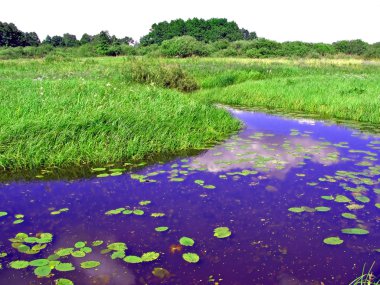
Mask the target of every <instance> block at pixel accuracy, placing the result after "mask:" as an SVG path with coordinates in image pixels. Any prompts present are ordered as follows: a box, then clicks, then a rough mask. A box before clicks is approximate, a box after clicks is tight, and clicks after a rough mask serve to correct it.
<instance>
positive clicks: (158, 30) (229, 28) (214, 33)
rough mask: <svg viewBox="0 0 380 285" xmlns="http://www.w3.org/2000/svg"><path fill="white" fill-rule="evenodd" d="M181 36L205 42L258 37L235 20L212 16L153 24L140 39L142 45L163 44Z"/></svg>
mask: <svg viewBox="0 0 380 285" xmlns="http://www.w3.org/2000/svg"><path fill="white" fill-rule="evenodd" d="M181 36H191V37H194V38H195V39H196V40H198V41H202V42H205V43H209V42H215V41H218V40H227V41H230V42H232V41H238V40H254V39H256V38H257V35H256V33H255V32H249V31H248V30H246V29H243V28H242V29H240V28H239V26H238V25H237V24H236V23H235V22H233V21H232V22H229V21H228V20H227V19H218V18H212V19H209V20H204V19H198V18H193V19H189V20H186V21H184V20H182V19H177V20H174V21H170V22H166V21H164V22H160V23H158V24H153V25H152V28H151V30H150V32H149V34H147V35H146V36H143V37H142V38H141V39H140V44H141V45H142V46H148V45H151V44H161V43H162V42H163V41H165V40H170V39H172V38H175V37H181Z"/></svg>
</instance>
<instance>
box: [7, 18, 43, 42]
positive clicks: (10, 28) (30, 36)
mask: <svg viewBox="0 0 380 285" xmlns="http://www.w3.org/2000/svg"><path fill="white" fill-rule="evenodd" d="M39 44H40V39H39V38H38V36H37V34H36V33H34V32H32V33H24V32H22V31H20V30H19V29H18V28H17V27H16V25H15V24H13V23H9V24H8V23H3V22H0V46H7V47H18V46H21V47H25V46H38V45H39Z"/></svg>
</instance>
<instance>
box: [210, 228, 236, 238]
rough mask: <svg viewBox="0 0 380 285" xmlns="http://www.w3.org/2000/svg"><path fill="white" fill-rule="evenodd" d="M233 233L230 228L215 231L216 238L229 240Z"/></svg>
mask: <svg viewBox="0 0 380 285" xmlns="http://www.w3.org/2000/svg"><path fill="white" fill-rule="evenodd" d="M231 234H232V233H231V231H230V229H229V228H228V227H218V228H216V229H214V237H217V238H227V237H229V236H230V235H231Z"/></svg>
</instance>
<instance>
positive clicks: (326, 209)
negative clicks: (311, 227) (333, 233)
mask: <svg viewBox="0 0 380 285" xmlns="http://www.w3.org/2000/svg"><path fill="white" fill-rule="evenodd" d="M315 210H317V211H318V212H328V211H330V210H331V208H330V207H315Z"/></svg>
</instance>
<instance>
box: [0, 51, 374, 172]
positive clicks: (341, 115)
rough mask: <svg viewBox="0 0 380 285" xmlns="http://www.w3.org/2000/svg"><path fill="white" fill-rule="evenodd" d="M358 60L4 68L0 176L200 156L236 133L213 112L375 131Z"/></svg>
mask: <svg viewBox="0 0 380 285" xmlns="http://www.w3.org/2000/svg"><path fill="white" fill-rule="evenodd" d="M378 82H380V64H379V62H376V61H364V60H357V59H351V60H348V59H347V60H343V59H341V60H329V59H322V60H321V59H299V60H290V59H237V58H234V59H232V58H187V59H157V58H144V57H136V58H128V57H104V58H102V57H100V58H65V57H54V56H52V57H46V58H45V59H17V60H7V61H1V62H0V96H1V98H0V108H1V110H2V112H1V114H0V166H1V168H2V169H7V170H20V169H33V168H41V167H52V166H54V167H72V166H79V165H97V164H99V165H100V164H105V163H110V162H127V161H129V162H133V161H141V160H146V159H149V158H152V157H154V156H157V155H168V154H175V153H178V152H181V151H186V150H194V149H204V148H207V147H209V146H211V145H214V144H215V143H217V142H218V141H221V140H223V139H226V138H227V137H228V136H229V135H230V134H231V133H233V132H236V131H238V130H239V129H240V128H241V127H242V126H241V124H240V123H239V122H238V121H237V120H235V119H233V118H232V117H231V116H230V115H229V114H228V112H227V111H226V110H224V109H223V108H220V107H217V106H216V104H224V105H231V106H240V107H249V108H253V107H256V108H257V107H259V108H263V109H272V110H273V109H280V110H283V111H289V112H291V111H299V112H303V113H306V114H314V115H315V116H318V117H322V118H327V119H347V120H355V121H360V122H365V123H369V124H371V125H375V126H377V124H379V123H380V85H379V84H378Z"/></svg>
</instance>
